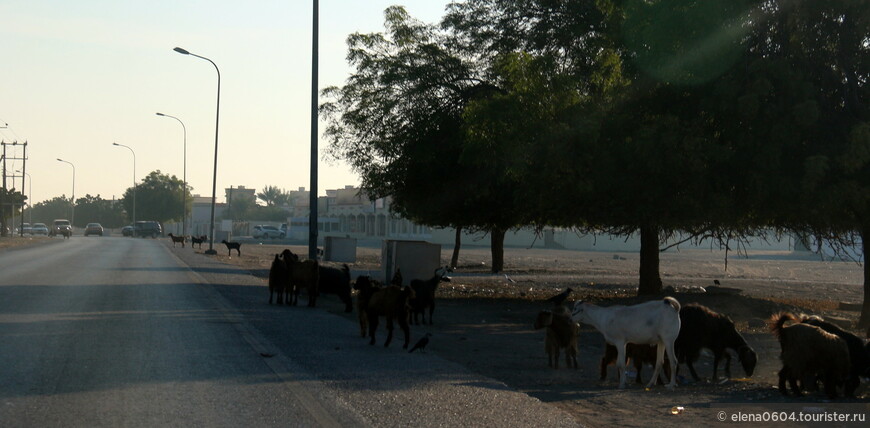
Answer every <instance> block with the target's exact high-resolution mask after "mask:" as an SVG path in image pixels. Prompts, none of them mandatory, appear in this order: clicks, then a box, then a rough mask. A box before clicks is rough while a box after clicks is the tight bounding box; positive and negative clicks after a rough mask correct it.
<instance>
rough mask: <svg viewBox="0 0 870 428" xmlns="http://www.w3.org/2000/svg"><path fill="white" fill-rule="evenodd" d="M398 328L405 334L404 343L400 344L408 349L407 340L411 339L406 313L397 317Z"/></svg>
mask: <svg viewBox="0 0 870 428" xmlns="http://www.w3.org/2000/svg"><path fill="white" fill-rule="evenodd" d="M399 328H401V329H402V333H404V334H405V344H404V345H402V349H408V342H410V341H411V327H410V326H408V317H407V315H406V316H400V317H399Z"/></svg>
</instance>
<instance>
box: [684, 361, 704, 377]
mask: <svg viewBox="0 0 870 428" xmlns="http://www.w3.org/2000/svg"><path fill="white" fill-rule="evenodd" d="M686 366H687V367H689V373H691V374H692V379H695V382H698V381H700V380H701V378H700V377H699V376H698V372H696V371H695V366H694V365H692V360H691V359H687V360H686Z"/></svg>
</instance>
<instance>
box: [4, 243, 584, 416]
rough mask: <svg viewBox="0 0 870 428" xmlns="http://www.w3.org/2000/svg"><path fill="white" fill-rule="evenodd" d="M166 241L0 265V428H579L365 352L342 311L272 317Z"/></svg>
mask: <svg viewBox="0 0 870 428" xmlns="http://www.w3.org/2000/svg"><path fill="white" fill-rule="evenodd" d="M165 241H168V239H165V240H152V239H132V238H120V237H105V238H98V237H90V238H84V237H81V236H76V237H73V238H72V239H70V240H60V239H57V240H56V241H54V242H51V243H49V244H47V245H40V246H35V247H28V248H23V249H16V250H9V251H4V252H0V426H3V427H15V426H28V427H32V426H39V427H53V426H65V427H66V426H87V427H94V426H111V427H117V426H133V427H139V426H148V427H151V426H207V427H212V426H215V427H218V426H227V427H241V426H244V427H254V426H384V427H388V426H397V427H398V426H493V427H511V426H517V427H520V426H522V427H526V426H575V425H576V422H575V421H574V420H573V419H572V418H571V417H570V416H567V415H565V414H564V413H562V412H560V411H557V410H556V409H554V408H552V407H551V406H548V405H546V404H543V403H541V402H540V401H538V400H537V399H534V398H530V397H528V396H527V395H525V394H521V393H517V392H515V391H512V390H510V389H509V388H507V387H506V386H505V385H504V384H502V383H500V382H497V381H495V380H492V379H488V378H484V377H482V376H479V375H476V374H473V373H471V372H469V371H468V370H466V369H465V368H464V367H461V366H458V365H455V364H453V363H450V362H447V361H445V360H442V359H440V358H438V357H437V356H434V355H427V354H416V353H415V354H408V353H407V352H406V351H403V350H402V349H401V339H399V340H398V341H396V340H394V343H393V345H391V347H390V348H384V347H383V346H380V345H378V346H369V345H368V344H367V341H365V340H363V339H361V338H360V337H359V329H358V327H357V326H356V325H355V323H354V321H353V318H352V317H348V316H343V315H338V314H335V313H331V312H330V311H328V310H326V309H324V306H329V305H339V302H338V301H337V300H330V299H328V298H326V299H323V300H322V302H321V303H320V305H319V306H320V307H318V308H313V309H312V308H306V307H304V306H300V307H279V306H277V305H275V306H270V305H268V304H267V300H268V292H267V291H266V288H265V287H264V286H263V282H262V280H260V279H257V278H255V277H253V276H251V275H249V274H248V273H247V272H245V271H242V270H239V269H237V268H234V267H232V266H228V265H224V264H221V263H216V262H214V260H213V259H211V258H209V257H206V256H203V255H200V254H195V253H194V252H193V251H192V250H191V249H190V247H187V248H184V249H182V248H181V247H178V248H172V247H171V244H167V243H166V242H165ZM301 300H303V301H304V300H305V298H304V297H303V298H302V299H301ZM327 309H328V308H327ZM354 315H355V314H354ZM382 340H383V334H382V335H381V337H380V338H379V343H382ZM433 340H434V339H433Z"/></svg>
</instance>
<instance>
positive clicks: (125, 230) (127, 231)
mask: <svg viewBox="0 0 870 428" xmlns="http://www.w3.org/2000/svg"><path fill="white" fill-rule="evenodd" d="M133 230H134V229H133V226H124V227H122V228H121V236H133Z"/></svg>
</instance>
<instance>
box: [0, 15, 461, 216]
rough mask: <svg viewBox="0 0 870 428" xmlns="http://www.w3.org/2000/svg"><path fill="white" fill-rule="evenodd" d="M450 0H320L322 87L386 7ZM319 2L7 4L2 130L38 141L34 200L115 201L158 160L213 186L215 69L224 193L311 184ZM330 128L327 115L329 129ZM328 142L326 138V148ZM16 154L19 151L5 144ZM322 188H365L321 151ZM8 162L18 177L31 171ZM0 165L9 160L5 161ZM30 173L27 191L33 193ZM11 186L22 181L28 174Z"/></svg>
mask: <svg viewBox="0 0 870 428" xmlns="http://www.w3.org/2000/svg"><path fill="white" fill-rule="evenodd" d="M448 3H449V0H404V1H401V0H394V1H380V0H321V1H320V73H319V75H320V76H319V87H320V88H321V89H322V88H324V87H326V86H330V85H343V84H344V82H345V79H346V78H347V76H348V75H349V73H350V71H351V70H350V68H349V67H348V65H347V62H346V60H345V57H346V54H347V46H346V44H345V40H346V37H347V35H348V34H351V33H353V32H357V31H359V32H366V33H368V32H381V31H383V28H384V27H383V11H384V9H385V8H387V7H388V6H390V5H393V4H401V5H404V6H405V7H406V8H407V10H408V12H409V13H410V14H411V16H413V17H415V18H417V19H420V20H422V21H424V22H431V23H434V22H438V21H439V20H440V18H441V17H442V16H443V15H444V8H445V7H446V5H447V4H448ZM311 8H312V2H311V1H302V0H296V1H286V0H271V1H267V0H251V1H245V2H239V1H224V0H199V1H192V0H191V1H188V0H150V1H133V0H129V1H128V0H123V1H117V0H78V1H69V0H53V1H52V0H0V127H3V126H4V124H5V123H8V127H7V128H6V129H0V138H2V139H3V140H4V141H5V142H7V143H11V142H12V141H15V140H17V141H18V142H19V143H22V142H24V141H27V142H28V147H27V155H28V161H27V173H29V174H30V176H31V177H32V183H33V188H32V199H31V202H33V203H37V202H42V201H44V200H47V199H51V198H53V197H55V196H60V195H62V194H64V195H66V196H70V194H71V193H72V190H73V178H72V176H73V168H72V167H70V165H68V164H65V163H61V162H58V161H57V158H61V159H63V160H66V161H69V162H71V163H73V164H74V165H75V196H76V198H79V197H82V196H84V195H85V194H91V195H94V196H96V195H100V196H101V197H103V198H104V199H112V198H113V197H115V198H119V197H120V196H121V195H122V194H123V192H124V190H125V189H126V188H128V187H130V186H132V184H133V156H132V154H131V153H130V151H129V150H127V149H125V148H123V147H115V146H113V145H112V143H113V142H117V143H119V144H124V145H127V146H130V147H131V148H132V149H133V150H134V151H135V153H136V166H135V168H136V178H137V179H138V180H141V179H142V178H143V177H144V176H145V175H147V174H148V173H149V172H151V171H154V170H160V171H161V172H163V173H168V174H173V175H176V176H177V177H178V178H179V179H180V178H182V175H183V141H184V140H183V134H182V127H181V125H180V124H179V123H178V122H177V121H176V120H174V119H171V118H166V117H159V116H157V115H155V113H156V112H161V113H164V114H167V115H172V116H176V117H178V118H179V119H181V120H182V121H183V122H184V124H185V126H186V127H187V181H188V183H189V184H190V185H191V186H193V193H195V194H200V195H202V196H211V191H212V173H213V163H214V131H215V101H216V96H217V73H216V72H215V70H214V67H213V66H212V65H211V64H210V63H209V62H208V61H205V60H202V59H199V58H195V57H192V56H187V55H181V54H179V53H176V52H174V51H173V50H172V49H173V48H175V47H176V46H178V47H182V48H184V49H187V50H188V51H190V52H191V53H195V54H197V55H201V56H204V57H207V58H209V59H211V60H212V61H214V62H215V63H216V64H217V66H218V67H219V68H220V73H221V99H220V131H219V147H218V174H217V189H218V191H217V197H218V201H219V202H222V201H223V198H224V190H223V189H224V188H227V187H229V186H231V185H232V186H239V185H242V186H245V187H247V188H256V189H257V190H258V191H260V190H262V188H263V187H265V186H267V185H273V186H278V187H279V188H284V189H287V190H295V189H297V188H298V187H306V188H309V174H310V173H309V164H310V103H311V101H310V100H311V99H310V94H311V15H312V13H311ZM323 129H324V124H323V122H322V121H321V125H320V131H321V133H322V131H323ZM326 145H327V141H326V140H325V139H323V138H321V139H320V147H321V150H322V149H323V148H325V147H326ZM6 155H7V158H13V157H22V155H23V151H22V149H21V148H15V147H12V146H7V147H6ZM320 159H321V160H320V167H319V172H320V174H319V183H318V189H319V192H318V193H320V194H321V195H322V194H325V193H324V192H325V190H326V189H334V188H342V187H344V186H345V185H348V184H350V185H356V184H359V178H358V177H357V176H356V175H355V174H352V173H351V172H350V170H349V168H348V167H347V166H346V165H344V164H336V163H333V162H331V161H325V160H324V159H323V157H322V156H320ZM21 165H22V164H21V161H13V160H11V159H8V160H7V162H6V169H7V187H8V188H11V187H13V183H12V181H11V180H12V179H11V178H8V175H11V174H12V171H15V170H20V169H21ZM0 166H2V165H0ZM18 175H20V174H18ZM30 181H31V180H30V179H28V184H27V185H26V186H25V188H24V189H23V190H24V193H25V195H27V194H28V193H30V191H31V189H30ZM15 187H16V188H17V190H22V189H21V188H20V187H21V181H20V179H15Z"/></svg>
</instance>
